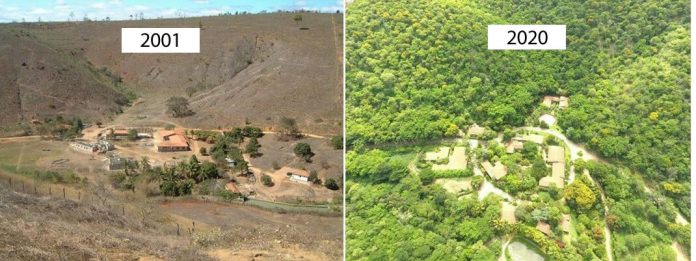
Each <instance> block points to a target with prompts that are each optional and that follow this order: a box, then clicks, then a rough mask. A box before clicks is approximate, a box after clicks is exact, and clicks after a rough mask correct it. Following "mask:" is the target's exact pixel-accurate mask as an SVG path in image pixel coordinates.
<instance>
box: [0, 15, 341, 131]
mask: <svg viewBox="0 0 696 261" xmlns="http://www.w3.org/2000/svg"><path fill="white" fill-rule="evenodd" d="M293 17H294V14H265V15H239V16H221V17H205V18H186V19H163V20H143V21H122V22H80V23H60V24H47V25H35V24H34V25H31V26H27V25H8V26H7V27H10V28H14V29H20V28H21V29H22V30H25V31H27V32H30V33H31V34H32V35H34V36H35V37H36V38H37V39H38V40H37V41H40V42H42V43H45V44H46V45H48V46H50V48H54V49H56V53H59V54H61V55H64V56H68V57H73V58H74V60H76V61H80V60H84V61H88V62H90V63H91V64H93V65H94V67H95V68H98V69H99V70H100V71H102V72H105V73H106V74H112V75H114V76H115V77H120V78H122V80H123V83H124V84H125V85H126V86H128V87H129V88H130V89H131V90H133V91H134V92H135V93H136V94H137V95H138V96H139V97H140V100H139V101H138V102H137V103H136V104H135V105H134V106H133V107H132V108H129V109H127V110H126V112H125V113H124V114H123V115H120V116H118V117H117V118H115V120H116V123H117V124H118V123H128V124H129V125H133V124H136V125H154V124H163V123H169V122H173V123H176V124H181V125H184V126H188V127H202V128H210V127H218V126H234V125H240V124H244V123H245V121H249V122H252V123H253V124H255V125H259V126H263V127H266V128H271V127H272V126H275V125H276V123H277V120H278V119H279V118H280V117H282V116H286V117H292V118H296V119H297V122H298V124H299V126H300V127H301V128H302V129H303V130H304V131H307V132H313V133H319V134H333V133H337V132H339V131H340V130H341V118H342V99H341V97H342V83H341V80H342V78H343V77H342V74H341V72H342V64H341V60H340V59H341V58H340V54H341V53H342V46H343V43H342V42H341V41H342V38H343V37H342V31H343V28H342V24H343V21H342V16H341V15H339V14H303V20H302V21H299V22H296V21H294V20H293ZM122 27H201V28H202V31H201V53H200V54H122V53H121V49H120V48H121V47H120V44H121V43H120V30H121V28H122ZM300 28H307V29H308V30H300ZM8 48H10V49H9V50H16V49H21V48H18V47H16V46H15V47H8ZM35 48H38V47H33V46H29V47H26V48H25V49H27V52H31V50H33V49H35ZM11 52H14V53H16V51H11ZM11 57H13V56H11ZM5 59H9V58H5ZM13 59H14V58H13ZM3 71H6V72H11V71H10V70H3ZM9 74H10V75H12V74H14V73H9ZM6 82H10V81H6ZM38 82H39V81H37V83H38ZM54 89H59V88H54ZM97 92H98V91H97ZM100 95H101V94H100ZM92 96H93V94H92V93H89V95H85V96H82V97H76V99H79V100H86V101H87V102H89V103H91V102H92V100H91V99H92ZM171 96H183V97H187V98H188V99H189V101H190V103H191V106H192V109H193V110H194V111H195V113H196V114H195V115H194V116H192V117H188V118H171V117H170V116H169V115H166V113H165V111H166V108H165V100H166V99H168V98H169V97H171ZM3 97H5V95H4V96H3ZM13 101H14V100H13ZM99 103H101V102H99ZM3 110H7V111H8V112H9V110H8V109H6V108H3ZM14 110H16V109H14ZM4 112H5V111H3V113H4ZM27 112H28V113H30V112H33V111H32V110H31V109H28V110H27ZM76 113H77V114H78V115H79V116H89V115H87V114H83V113H81V112H76ZM107 120H108V119H107Z"/></svg>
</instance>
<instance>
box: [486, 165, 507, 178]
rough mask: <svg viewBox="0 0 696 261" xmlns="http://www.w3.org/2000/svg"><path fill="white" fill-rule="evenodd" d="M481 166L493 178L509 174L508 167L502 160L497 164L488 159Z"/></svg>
mask: <svg viewBox="0 0 696 261" xmlns="http://www.w3.org/2000/svg"><path fill="white" fill-rule="evenodd" d="M481 166H482V167H483V170H484V171H486V173H487V174H488V176H490V177H491V178H492V179H495V180H499V179H501V178H503V177H505V175H507V167H506V166H505V165H503V164H502V163H500V161H498V162H496V163H495V166H494V165H493V164H491V163H490V162H488V161H484V162H483V163H481Z"/></svg>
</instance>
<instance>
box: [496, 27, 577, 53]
mask: <svg viewBox="0 0 696 261" xmlns="http://www.w3.org/2000/svg"><path fill="white" fill-rule="evenodd" d="M488 49H489V50H565V49H566V26H565V25H542V24H534V25H488Z"/></svg>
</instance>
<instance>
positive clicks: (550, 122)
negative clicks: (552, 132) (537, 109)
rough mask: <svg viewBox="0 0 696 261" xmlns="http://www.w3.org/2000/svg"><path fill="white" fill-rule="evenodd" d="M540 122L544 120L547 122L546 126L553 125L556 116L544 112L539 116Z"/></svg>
mask: <svg viewBox="0 0 696 261" xmlns="http://www.w3.org/2000/svg"><path fill="white" fill-rule="evenodd" d="M539 122H544V123H546V126H551V125H554V124H555V123H556V117H553V116H552V115H550V114H544V115H541V116H540V117H539Z"/></svg>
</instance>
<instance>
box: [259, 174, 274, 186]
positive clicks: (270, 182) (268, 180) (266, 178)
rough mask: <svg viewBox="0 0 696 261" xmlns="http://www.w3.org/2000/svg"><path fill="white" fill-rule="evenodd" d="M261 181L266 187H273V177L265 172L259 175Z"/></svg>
mask: <svg viewBox="0 0 696 261" xmlns="http://www.w3.org/2000/svg"><path fill="white" fill-rule="evenodd" d="M261 182H262V183H263V185H265V186H267V187H273V185H275V184H274V183H273V179H272V178H271V176H268V175H266V174H263V175H262V176H261Z"/></svg>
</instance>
